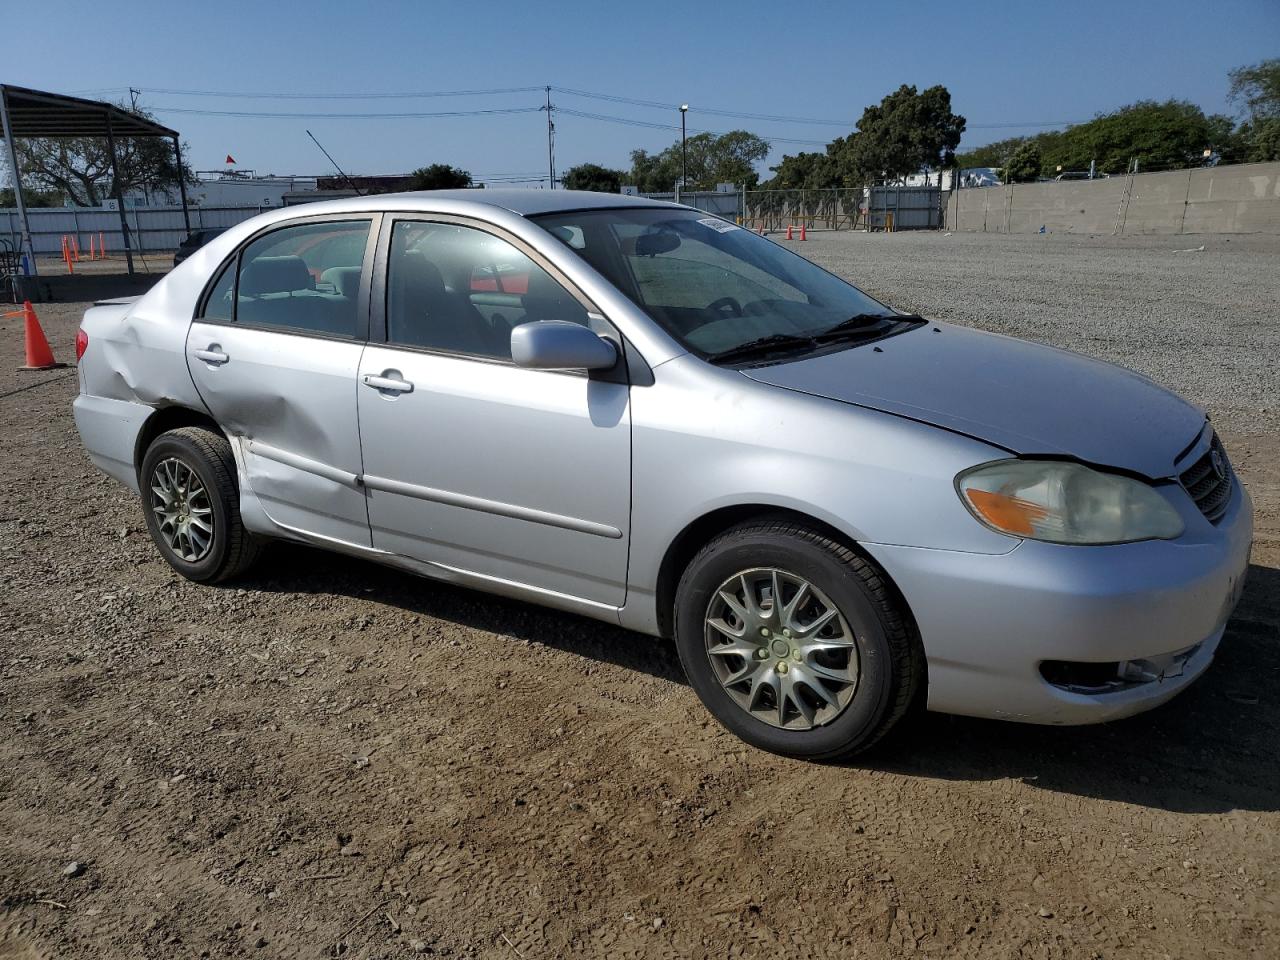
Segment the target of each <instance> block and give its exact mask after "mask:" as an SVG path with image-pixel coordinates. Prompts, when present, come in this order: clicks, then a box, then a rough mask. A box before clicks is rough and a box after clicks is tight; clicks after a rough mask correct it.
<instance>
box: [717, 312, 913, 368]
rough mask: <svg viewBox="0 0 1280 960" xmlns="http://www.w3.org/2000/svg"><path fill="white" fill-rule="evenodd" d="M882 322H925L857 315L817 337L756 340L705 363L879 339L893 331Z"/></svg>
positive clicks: (772, 336) (906, 317) (790, 335)
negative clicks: (837, 342) (844, 341)
mask: <svg viewBox="0 0 1280 960" xmlns="http://www.w3.org/2000/svg"><path fill="white" fill-rule="evenodd" d="M885 320H891V321H895V322H898V321H901V322H906V323H923V322H924V318H923V317H918V316H916V315H915V314H913V313H911V314H908V313H859V314H855V315H854V316H852V317H850V318H849V319H847V320H841V321H840V322H839V323H837V324H836V325H835V326H834V327H829V328H827V329H826V330H822V331H820V332H817V333H804V334H799V333H771V334H769V335H768V336H767V337H758V338H757V339H755V340H748V341H747V342H746V343H740V344H738V345H737V346H736V347H730V348H729V349H727V350H721V351H720V352H719V353H713V354H711V355H710V356H709V357H708V358H707V359H708V360H710V361H711V362H712V363H733V362H735V361H738V360H753V359H756V358H758V357H761V356H765V355H768V354H770V353H785V352H788V351H795V350H814V349H817V348H818V347H820V346H822V345H823V344H827V343H835V342H836V341H839V340H858V339H862V338H863V337H866V338H869V339H874V338H879V337H883V336H886V335H887V334H888V331H889V330H891V329H892V327H888V326H886V325H885V324H884V323H882V322H881V321H885Z"/></svg>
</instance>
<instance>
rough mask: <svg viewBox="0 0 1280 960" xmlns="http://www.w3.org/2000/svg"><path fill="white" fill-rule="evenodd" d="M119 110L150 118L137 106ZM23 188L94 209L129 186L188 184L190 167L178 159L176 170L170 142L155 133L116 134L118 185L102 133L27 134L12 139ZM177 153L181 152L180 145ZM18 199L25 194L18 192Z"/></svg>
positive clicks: (152, 187) (148, 187) (155, 187)
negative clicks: (81, 134) (56, 135)
mask: <svg viewBox="0 0 1280 960" xmlns="http://www.w3.org/2000/svg"><path fill="white" fill-rule="evenodd" d="M120 107H121V109H123V110H125V111H127V112H129V113H132V114H134V115H135V116H139V117H142V118H143V119H145V120H150V121H155V116H154V115H153V114H152V113H150V112H149V111H148V110H145V109H142V108H140V107H139V108H135V107H128V106H124V105H123V104H121V105H120ZM13 147H14V152H15V153H16V154H17V157H18V169H19V170H20V171H21V176H22V182H23V185H24V187H25V186H26V185H27V184H30V185H31V187H32V188H33V189H34V191H36V192H39V191H45V192H48V193H54V194H57V195H59V196H65V197H67V198H68V199H70V200H71V202H72V203H74V204H76V205H77V206H82V207H97V206H100V205H101V204H102V201H103V200H104V199H106V198H107V197H111V196H114V195H115V192H116V190H117V189H119V191H120V193H121V194H125V193H128V192H130V191H132V190H154V191H165V192H167V191H168V190H170V189H171V188H176V187H177V185H178V178H179V176H181V177H183V178H184V179H185V180H186V182H187V183H194V182H195V176H194V175H193V174H192V172H191V167H190V166H189V165H188V164H187V163H186V161H183V164H182V170H181V172H179V170H178V166H177V158H176V157H174V154H173V144H172V143H171V142H170V141H169V140H166V139H164V138H161V137H117V138H116V166H117V170H118V173H119V177H120V180H119V183H113V182H112V180H111V151H110V150H109V149H108V146H107V139H106V138H105V137H60V138H55V137H31V138H22V139H16V138H15V140H14V144H13ZM183 152H184V153H186V152H187V150H186V148H185V146H184V149H183ZM23 198H24V199H25V198H26V194H25V192H24V194H23Z"/></svg>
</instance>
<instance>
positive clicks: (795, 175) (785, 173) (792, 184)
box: [763, 151, 840, 190]
mask: <svg viewBox="0 0 1280 960" xmlns="http://www.w3.org/2000/svg"><path fill="white" fill-rule="evenodd" d="M770 169H771V170H772V171H773V177H772V178H771V179H769V180H767V181H766V182H765V183H764V184H763V186H764V187H765V188H766V189H769V190H818V189H824V188H827V187H838V186H840V174H839V172H838V171H837V170H836V168H835V165H834V164H833V163H832V162H831V158H830V157H829V156H828V155H827V154H826V153H818V152H816V151H806V152H803V153H797V154H795V155H794V156H791V155H787V156H784V157H783V158H782V162H781V163H779V164H778V165H777V166H776V167H770Z"/></svg>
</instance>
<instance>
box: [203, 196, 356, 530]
mask: <svg viewBox="0 0 1280 960" xmlns="http://www.w3.org/2000/svg"><path fill="white" fill-rule="evenodd" d="M377 219H378V218H373V219H371V218H370V217H368V216H367V215H362V216H336V217H314V218H307V219H306V220H301V221H291V222H290V223H289V224H287V225H284V226H281V227H277V228H271V229H268V230H266V231H264V232H263V233H261V234H258V235H256V236H254V237H253V238H251V239H250V240H249V242H248V243H246V244H245V246H244V248H243V249H242V250H241V251H240V252H239V255H238V256H237V257H236V258H235V259H233V260H232V261H230V262H229V263H228V264H227V265H226V266H225V267H224V268H223V270H222V273H221V274H220V275H219V277H218V279H217V280H216V281H215V282H214V283H213V285H212V286H211V288H210V290H209V291H208V293H207V294H206V295H205V297H204V298H203V302H202V303H201V305H200V313H199V316H198V317H197V318H196V320H195V321H194V322H193V323H192V325H191V329H190V332H189V333H188V334H187V368H188V369H189V370H190V371H191V377H192V379H193V380H194V381H195V385H196V389H198V390H199V391H200V396H201V398H202V399H203V400H204V402H205V405H206V406H207V407H208V408H209V411H210V412H211V413H212V414H213V416H214V417H215V418H216V419H217V420H218V422H219V423H220V424H222V426H223V428H224V429H225V430H226V431H227V432H228V434H230V435H231V437H232V442H233V443H235V444H236V447H237V449H238V451H239V453H240V457H241V463H242V464H243V468H244V477H243V480H244V481H245V482H246V483H247V486H248V488H249V489H250V490H251V491H252V492H253V493H254V494H256V495H257V497H258V499H259V500H260V501H261V502H262V507H263V509H264V510H265V511H266V513H267V515H268V516H269V517H270V518H271V519H272V520H273V521H274V522H275V523H277V524H279V525H280V526H282V527H285V528H287V529H290V530H294V531H301V532H304V533H307V534H310V535H312V536H317V537H324V538H327V539H330V540H340V541H343V542H346V543H354V544H359V545H361V546H368V545H369V543H370V538H369V515H368V510H367V509H366V507H365V496H364V490H363V489H362V488H361V486H360V482H359V476H360V474H361V472H362V468H361V464H360V437H359V428H358V425H357V423H356V372H357V371H358V369H359V366H360V356H361V354H362V353H363V352H364V345H365V340H366V338H367V335H368V314H369V276H370V264H371V262H372V259H373V257H372V251H373V247H374V245H375V243H376V237H377V230H376V229H374V226H375V223H376V220H377Z"/></svg>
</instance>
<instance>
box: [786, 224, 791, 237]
mask: <svg viewBox="0 0 1280 960" xmlns="http://www.w3.org/2000/svg"><path fill="white" fill-rule="evenodd" d="M787 239H788V240H790V239H791V224H789V223H788V224H787Z"/></svg>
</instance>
